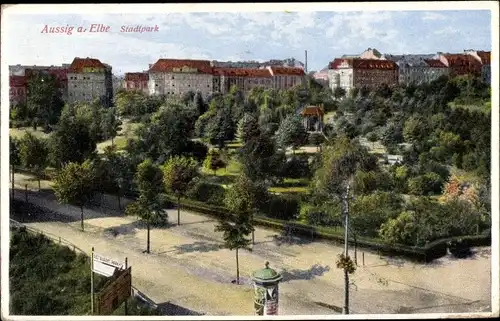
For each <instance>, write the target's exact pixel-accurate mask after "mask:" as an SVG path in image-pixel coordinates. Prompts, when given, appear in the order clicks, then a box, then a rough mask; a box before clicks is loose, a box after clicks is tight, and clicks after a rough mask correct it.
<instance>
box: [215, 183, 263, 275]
mask: <svg viewBox="0 0 500 321" xmlns="http://www.w3.org/2000/svg"><path fill="white" fill-rule="evenodd" d="M239 182H241V184H246V183H247V182H248V180H247V179H245V178H243V179H239ZM245 193H247V191H244V189H241V188H240V187H236V188H235V187H232V188H231V189H230V190H229V191H228V192H227V194H226V197H225V198H224V203H225V205H226V207H227V208H228V209H229V210H230V211H231V212H232V214H233V215H232V216H231V219H229V220H228V219H222V220H219V223H218V224H217V226H216V227H215V231H216V232H223V238H224V245H225V247H227V248H228V249H229V250H231V251H232V250H236V284H239V282H240V266H239V259H238V251H239V250H240V249H247V250H249V251H251V250H252V248H251V247H250V243H251V240H250V239H248V236H249V235H250V233H252V232H253V230H254V228H253V224H252V207H251V206H252V203H251V202H248V200H249V198H250V197H248V194H247V197H245V198H243V199H240V196H242V194H243V195H245Z"/></svg>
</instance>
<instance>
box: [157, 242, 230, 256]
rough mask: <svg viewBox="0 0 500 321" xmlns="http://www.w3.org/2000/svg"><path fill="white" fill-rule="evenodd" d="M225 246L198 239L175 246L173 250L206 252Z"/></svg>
mask: <svg viewBox="0 0 500 321" xmlns="http://www.w3.org/2000/svg"><path fill="white" fill-rule="evenodd" d="M223 247H224V246H223V244H220V243H208V242H199V241H196V242H194V243H191V244H182V245H176V246H174V247H173V248H174V250H173V251H175V252H177V254H185V253H192V252H201V253H206V252H216V251H219V250H220V249H222V248H223ZM173 251H172V252H173ZM167 252H170V251H167ZM162 253H163V252H162Z"/></svg>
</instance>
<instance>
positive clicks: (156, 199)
mask: <svg viewBox="0 0 500 321" xmlns="http://www.w3.org/2000/svg"><path fill="white" fill-rule="evenodd" d="M135 184H136V185H137V189H138V190H139V197H138V199H137V200H136V201H134V202H133V203H131V204H129V205H128V206H127V208H126V210H125V214H126V215H131V216H137V217H139V218H140V219H141V220H143V221H145V222H146V228H147V233H148V234H147V247H146V253H151V246H150V245H151V241H150V230H151V224H152V223H154V222H157V221H159V220H161V219H164V218H165V216H166V213H164V211H163V207H164V205H165V199H164V198H163V197H162V194H163V193H164V188H163V173H162V171H161V169H160V168H159V167H158V166H156V165H154V164H153V162H152V161H151V160H149V159H146V160H145V161H143V162H142V163H140V164H139V165H138V166H137V172H136V173H135Z"/></svg>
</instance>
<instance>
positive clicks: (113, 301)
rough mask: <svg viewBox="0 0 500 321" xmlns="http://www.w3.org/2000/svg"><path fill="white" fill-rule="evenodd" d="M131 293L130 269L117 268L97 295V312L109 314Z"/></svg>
mask: <svg viewBox="0 0 500 321" xmlns="http://www.w3.org/2000/svg"><path fill="white" fill-rule="evenodd" d="M131 294H132V270H131V267H129V268H127V269H126V270H117V272H116V274H115V277H114V280H112V281H111V282H109V283H108V284H107V285H106V286H105V287H104V289H102V291H101V292H99V294H98V295H97V313H98V314H100V315H108V314H111V313H112V312H113V311H114V310H116V309H117V308H118V307H119V306H120V305H121V304H122V303H123V302H124V301H126V300H127V299H128V298H129V297H130V295H131Z"/></svg>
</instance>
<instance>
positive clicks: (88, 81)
mask: <svg viewBox="0 0 500 321" xmlns="http://www.w3.org/2000/svg"><path fill="white" fill-rule="evenodd" d="M67 77H68V99H67V101H68V102H69V103H74V102H78V101H85V102H92V101H94V100H95V99H99V100H100V101H101V102H102V103H103V104H104V105H107V106H109V105H110V104H111V102H112V99H113V79H112V69H111V66H109V65H107V64H104V63H102V62H101V61H100V60H99V59H95V58H88V57H87V58H79V57H76V58H75V59H73V62H72V63H71V65H70V66H69V69H68V73H67Z"/></svg>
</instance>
